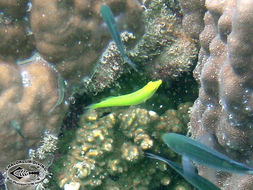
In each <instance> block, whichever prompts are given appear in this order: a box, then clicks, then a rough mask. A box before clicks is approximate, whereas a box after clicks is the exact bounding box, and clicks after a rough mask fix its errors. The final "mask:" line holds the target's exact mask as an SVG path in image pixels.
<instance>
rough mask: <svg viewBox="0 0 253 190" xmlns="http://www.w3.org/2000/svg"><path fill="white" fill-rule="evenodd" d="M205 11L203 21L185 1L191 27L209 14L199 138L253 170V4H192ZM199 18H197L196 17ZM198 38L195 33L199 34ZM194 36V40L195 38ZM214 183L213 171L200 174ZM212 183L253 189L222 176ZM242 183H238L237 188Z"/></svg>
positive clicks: (194, 122) (199, 70) (195, 126)
mask: <svg viewBox="0 0 253 190" xmlns="http://www.w3.org/2000/svg"><path fill="white" fill-rule="evenodd" d="M191 2H192V3H193V4H198V5H203V3H205V7H203V6H201V7H200V8H201V9H200V10H199V11H198V16H197V17H196V16H194V17H191V18H193V19H192V20H191V19H188V18H187V17H189V16H191V15H192V14H191V13H192V12H193V11H194V10H195V9H194V8H193V7H192V5H191V3H189V4H186V3H184V1H180V3H181V6H182V7H183V10H186V12H185V19H184V20H185V27H190V25H191V23H192V22H194V23H199V19H201V18H202V16H201V15H202V13H203V12H205V14H204V17H203V20H204V24H205V26H204V29H203V30H202V32H201V27H200V30H199V31H198V32H197V33H200V32H201V33H200V35H199V39H200V44H201V49H200V53H199V61H198V65H197V67H196V68H195V73H194V74H195V78H196V80H197V81H198V82H199V83H200V85H201V87H200V89H199V98H198V99H197V100H196V101H195V104H194V106H193V109H192V114H191V123H190V128H191V132H192V135H193V138H196V139H199V140H201V139H203V137H204V136H206V135H207V136H209V137H210V138H209V139H210V141H211V142H208V141H204V143H207V144H209V146H213V147H214V148H216V149H218V150H219V151H221V152H223V153H225V154H227V155H229V156H230V157H232V158H234V159H236V160H238V161H240V162H243V163H246V164H249V165H251V166H252V162H250V161H251V160H252V159H253V153H252V147H253V138H252V137H253V104H252V90H253V84H252V77H253V75H252V69H253V53H252V48H253V36H252V34H253V14H252V12H253V1H252V0H228V1H211V0H210V1H209V0H206V1H205V2H203V1H195V0H193V1H191ZM195 15H196V14H195ZM193 32H194V34H196V32H195V31H193ZM191 35H193V34H191ZM199 172H200V174H201V175H203V176H206V177H209V178H210V176H215V175H211V173H212V171H211V170H208V169H206V168H204V167H200V168H199ZM215 174H216V178H213V177H211V179H212V180H213V181H214V182H215V183H216V184H218V185H219V186H220V187H221V188H222V189H240V190H242V189H243V190H246V189H247V190H249V189H252V188H253V186H252V176H244V177H242V176H237V175H234V174H229V175H228V174H224V173H220V172H216V173H215ZM237 182H238V183H237Z"/></svg>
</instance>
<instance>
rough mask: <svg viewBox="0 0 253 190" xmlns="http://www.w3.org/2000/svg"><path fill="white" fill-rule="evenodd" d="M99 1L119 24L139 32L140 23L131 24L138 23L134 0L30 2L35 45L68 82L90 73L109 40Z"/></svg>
mask: <svg viewBox="0 0 253 190" xmlns="http://www.w3.org/2000/svg"><path fill="white" fill-rule="evenodd" d="M103 3H105V4H107V5H108V6H110V7H111V8H112V10H113V12H116V13H115V16H119V15H118V14H121V15H120V16H119V22H118V23H119V25H120V26H121V25H123V26H124V27H125V28H127V29H128V30H130V31H134V32H136V33H138V32H140V31H139V30H140V29H141V27H140V26H142V25H135V26H134V25H133V22H135V24H136V23H140V22H141V20H140V19H141V16H140V15H141V7H140V6H139V4H138V2H137V1H135V0H127V1H118V0H106V1H93V0H86V1H82V0H77V1H67V0H64V1H58V0H53V1H52V0H49V1H40V0H33V1H32V4H33V8H32V11H31V29H32V31H33V33H34V36H35V41H36V48H37V49H38V51H39V52H40V53H41V54H42V56H43V57H44V58H45V59H46V60H47V61H50V62H53V63H54V64H55V66H56V68H57V69H58V70H59V72H61V73H62V75H63V77H64V78H65V79H66V80H69V82H72V83H73V82H74V83H80V82H81V81H82V78H83V77H85V76H86V75H87V74H90V73H91V70H92V69H93V67H94V65H95V64H96V61H97V60H98V58H99V57H100V55H101V51H102V50H103V49H104V48H105V46H106V44H107V43H108V40H109V39H110V34H109V33H108V32H107V29H106V27H105V25H103V21H102V18H101V16H100V14H99V10H100V7H101V5H102V4H103ZM122 18H125V19H122ZM133 20H134V21H133ZM120 28H121V29H122V27H120ZM73 73H75V74H74V75H73Z"/></svg>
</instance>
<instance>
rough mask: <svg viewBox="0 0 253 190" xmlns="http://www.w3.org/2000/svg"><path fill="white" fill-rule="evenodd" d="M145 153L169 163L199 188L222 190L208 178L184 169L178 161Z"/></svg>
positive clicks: (200, 189)
mask: <svg viewBox="0 0 253 190" xmlns="http://www.w3.org/2000/svg"><path fill="white" fill-rule="evenodd" d="M145 155H146V156H147V157H149V158H152V159H156V160H160V161H162V162H165V163H166V164H168V165H169V166H170V167H171V168H172V169H174V170H175V171H176V172H177V173H179V174H180V175H181V176H182V177H183V178H184V179H185V180H186V181H188V182H189V183H190V184H192V185H193V186H194V187H196V188H197V189H198V190H220V188H219V187H217V186H216V185H214V184H213V183H211V182H210V181H208V180H207V179H205V178H203V177H201V176H200V175H198V174H197V173H195V172H193V171H192V172H190V171H187V170H184V168H183V167H182V166H181V165H179V164H178V163H176V162H173V161H171V160H168V159H166V158H163V157H161V156H158V155H155V154H151V153H145Z"/></svg>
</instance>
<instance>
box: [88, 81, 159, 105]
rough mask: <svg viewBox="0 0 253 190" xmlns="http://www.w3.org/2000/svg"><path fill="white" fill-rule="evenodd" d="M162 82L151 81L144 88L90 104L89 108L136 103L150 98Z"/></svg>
mask: <svg viewBox="0 0 253 190" xmlns="http://www.w3.org/2000/svg"><path fill="white" fill-rule="evenodd" d="M161 84H162V80H157V81H150V82H148V84H146V85H145V86H144V87H143V88H141V89H140V90H137V91H136V92H133V93H130V94H126V95H122V96H115V97H109V98H107V99H105V100H104V101H102V102H99V103H96V104H92V105H90V106H88V108H90V109H97V108H104V107H114V106H130V105H136V104H139V103H142V102H144V101H146V100H147V99H149V98H150V97H151V96H152V95H153V94H154V93H155V92H156V90H157V89H158V88H159V86H160V85H161Z"/></svg>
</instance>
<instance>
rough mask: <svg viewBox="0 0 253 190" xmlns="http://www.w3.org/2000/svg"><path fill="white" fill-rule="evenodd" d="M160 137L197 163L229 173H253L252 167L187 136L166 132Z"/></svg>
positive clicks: (172, 147) (179, 152)
mask: <svg viewBox="0 0 253 190" xmlns="http://www.w3.org/2000/svg"><path fill="white" fill-rule="evenodd" d="M162 138H163V141H164V142H165V143H166V144H167V145H168V146H169V147H170V148H171V149H172V150H173V151H175V152H176V153H178V154H180V155H182V156H186V157H187V158H189V159H191V160H193V161H195V162H197V163H199V164H202V165H205V166H208V167H210V168H214V169H217V170H221V171H226V172H230V173H237V174H250V175H253V168H250V167H248V166H247V165H245V164H243V163H239V162H236V161H234V160H232V159H231V158H229V157H227V156H226V155H224V154H221V153H219V152H217V151H215V150H213V149H211V148H209V147H207V146H205V145H203V144H201V143H199V142H197V141H195V140H193V139H190V138H189V137H186V136H183V135H179V134H176V133H167V134H165V135H163V137H162Z"/></svg>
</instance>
